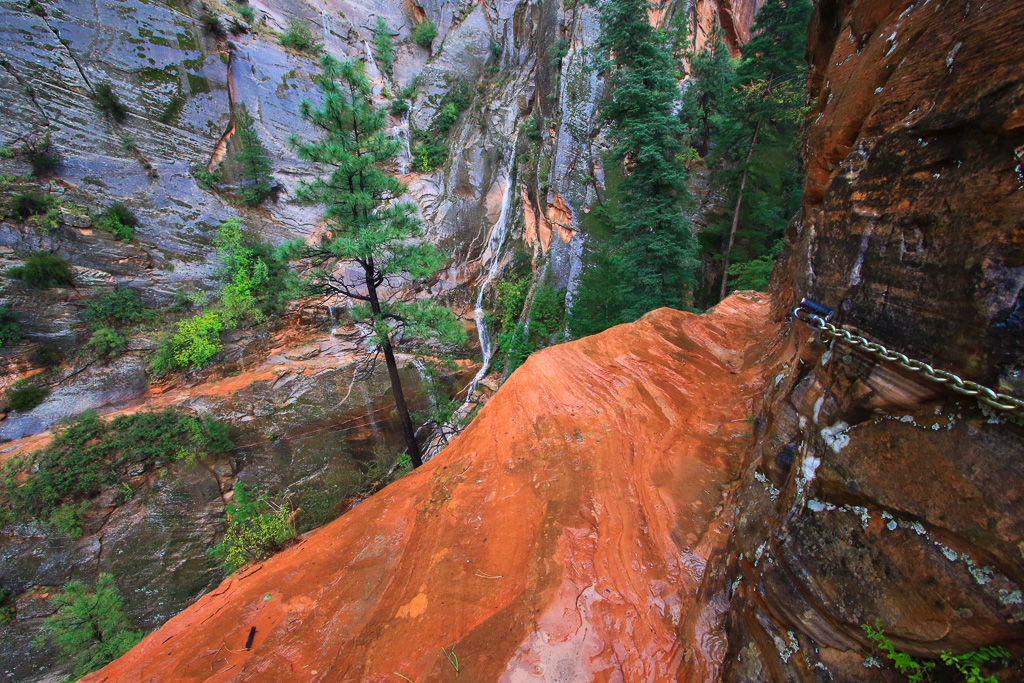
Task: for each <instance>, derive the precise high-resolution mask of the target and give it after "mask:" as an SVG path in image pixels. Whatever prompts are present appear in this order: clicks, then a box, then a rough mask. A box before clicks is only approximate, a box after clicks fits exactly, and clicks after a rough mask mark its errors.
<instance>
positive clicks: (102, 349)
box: [86, 327, 128, 357]
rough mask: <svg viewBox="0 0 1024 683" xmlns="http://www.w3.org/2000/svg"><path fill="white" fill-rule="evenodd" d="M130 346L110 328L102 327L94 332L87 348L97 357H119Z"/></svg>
mask: <svg viewBox="0 0 1024 683" xmlns="http://www.w3.org/2000/svg"><path fill="white" fill-rule="evenodd" d="M127 346H128V340H127V339H125V338H124V337H123V336H122V335H120V334H119V333H118V332H117V331H115V330H112V329H110V328H109V327H101V328H99V329H98V330H96V331H95V332H93V334H92V337H90V338H89V341H88V342H87V343H86V347H87V348H88V349H89V350H90V351H92V352H93V353H95V354H96V355H97V356H101V357H109V356H117V355H119V354H120V353H122V352H123V351H124V350H125V348H126V347H127Z"/></svg>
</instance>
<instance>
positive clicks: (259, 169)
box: [231, 104, 272, 206]
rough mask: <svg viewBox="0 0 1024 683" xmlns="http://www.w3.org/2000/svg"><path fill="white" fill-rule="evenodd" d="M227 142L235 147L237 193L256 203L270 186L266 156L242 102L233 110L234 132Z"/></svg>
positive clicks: (248, 202) (233, 158)
mask: <svg viewBox="0 0 1024 683" xmlns="http://www.w3.org/2000/svg"><path fill="white" fill-rule="evenodd" d="M231 142H232V147H233V148H234V150H235V153H234V154H233V155H232V160H233V161H234V162H235V163H237V164H238V166H239V167H240V168H241V176H242V183H243V185H242V186H241V187H240V188H238V196H239V197H240V198H241V199H242V201H243V202H245V203H246V204H248V205H249V206H259V205H260V204H261V203H262V202H263V200H264V199H266V198H267V197H268V196H270V192H271V190H272V187H271V177H270V168H271V167H270V159H269V157H268V156H267V150H266V148H264V147H263V143H262V142H261V141H260V136H259V135H258V134H257V133H256V128H255V121H253V118H252V116H250V115H249V111H248V109H246V108H245V105H244V104H240V105H238V108H237V109H236V110H235V133H234V135H233V136H232V140H231Z"/></svg>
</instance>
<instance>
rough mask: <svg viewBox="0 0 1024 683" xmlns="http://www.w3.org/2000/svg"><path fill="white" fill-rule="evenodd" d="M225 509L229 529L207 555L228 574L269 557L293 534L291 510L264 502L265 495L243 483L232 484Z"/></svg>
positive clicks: (265, 499) (267, 501) (265, 500)
mask: <svg viewBox="0 0 1024 683" xmlns="http://www.w3.org/2000/svg"><path fill="white" fill-rule="evenodd" d="M226 509H227V514H228V529H227V531H226V532H225V533H224V539H223V540H222V541H221V542H220V543H219V544H217V545H216V546H214V547H213V548H211V549H210V555H212V556H213V557H215V558H217V559H219V560H221V561H223V563H224V568H225V570H227V571H228V572H233V571H235V570H237V569H240V568H241V567H243V566H245V565H247V564H249V563H250V562H259V561H260V560H262V559H265V558H267V557H269V556H270V555H272V554H274V553H275V552H276V551H278V550H280V549H281V547H282V545H283V544H284V543H285V542H286V541H287V540H288V539H290V538H291V537H292V536H294V535H295V527H294V526H292V521H291V517H292V513H291V510H290V509H289V508H288V507H287V506H285V505H278V504H275V503H273V502H271V501H269V500H267V494H265V493H263V494H260V495H256V490H255V489H254V488H252V487H249V486H246V485H245V484H243V483H242V482H235V486H234V495H233V496H232V499H231V502H230V503H228V505H227V508H226Z"/></svg>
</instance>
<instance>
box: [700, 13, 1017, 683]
mask: <svg viewBox="0 0 1024 683" xmlns="http://www.w3.org/2000/svg"><path fill="white" fill-rule="evenodd" d="M1022 30H1024V7H1022V6H1021V5H1020V4H1019V3H1008V4H1007V3H977V2H966V1H957V0H951V1H949V2H945V3H940V2H932V1H918V2H912V1H909V0H889V1H880V0H859V1H855V2H850V1H848V0H823V1H822V2H820V3H818V5H817V7H816V10H815V14H814V18H813V20H812V24H811V27H810V31H809V48H808V49H809V58H810V61H811V65H812V74H811V79H810V83H811V104H812V106H811V111H810V114H809V118H810V127H809V129H808V133H807V147H806V159H807V167H808V178H807V189H806V195H805V204H804V210H803V215H802V216H801V217H800V219H799V220H797V221H795V222H794V223H793V225H792V227H791V230H790V234H789V235H788V241H789V245H788V260H787V261H786V262H785V263H784V267H782V268H780V270H779V271H778V272H777V273H776V276H777V277H776V281H775V283H774V291H773V298H774V306H775V318H776V320H778V321H780V322H781V321H783V320H786V321H788V325H789V326H790V327H789V329H790V332H789V334H790V335H791V338H792V339H793V341H794V342H795V349H796V351H795V352H794V354H793V355H792V357H790V358H789V359H788V360H787V361H786V368H785V370H784V371H783V372H781V373H780V374H779V375H778V377H777V378H776V379H775V381H774V382H773V385H774V387H773V388H772V390H771V393H770V395H769V396H768V397H766V408H765V410H764V412H763V413H762V414H761V416H760V417H759V418H758V422H757V434H758V446H757V448H756V450H755V455H754V458H753V460H752V461H751V465H750V467H749V469H748V470H747V472H746V474H745V490H744V491H743V492H742V493H740V494H739V498H740V500H741V501H742V503H741V505H740V507H739V509H738V514H737V518H736V527H735V531H734V533H733V539H732V547H731V551H730V553H729V554H728V555H727V556H724V557H722V558H720V559H719V564H718V567H719V572H720V574H721V576H722V577H728V578H727V579H726V578H723V579H721V580H719V581H718V582H717V583H712V584H708V585H706V586H704V587H703V590H704V591H705V596H706V598H707V599H712V598H714V599H716V600H728V601H729V604H730V607H729V610H728V616H727V618H726V619H725V626H726V631H727V634H728V642H729V653H728V655H727V656H726V661H727V662H728V664H727V666H726V667H725V670H724V679H725V680H731V681H768V680H819V681H820V680H836V681H850V680H885V679H887V677H890V676H891V674H889V673H888V672H889V671H890V669H889V668H888V667H884V668H880V664H879V662H878V661H877V660H878V659H884V658H883V657H882V656H881V655H880V654H879V651H878V650H877V649H875V648H873V647H871V646H870V645H869V644H868V641H867V639H866V637H865V634H864V633H863V631H862V630H861V626H862V625H864V624H868V625H875V624H876V622H877V623H878V624H880V625H881V627H882V628H883V629H884V630H885V632H886V633H887V634H888V636H889V637H890V638H891V640H892V642H893V643H894V644H895V646H896V647H897V648H898V649H900V650H903V651H905V652H908V653H910V654H912V655H914V656H922V657H931V658H935V657H937V656H938V654H939V653H940V651H942V650H950V651H953V652H955V653H960V652H964V651H969V650H974V649H977V648H978V647H981V646H985V645H993V644H1001V645H1006V646H1009V647H1010V648H1011V650H1012V651H1014V652H1015V653H1016V654H1017V655H1018V656H1019V655H1020V654H1021V650H1020V644H1021V641H1022V640H1024V627H1022V619H1024V599H1022V597H1021V595H1022V593H1021V587H1022V586H1024V515H1022V513H1024V505H1022V502H1024V461H1022V460H1021V457H1020V456H1021V454H1022V453H1024V430H1022V427H1021V422H1020V420H1019V419H1018V420H1014V419H1013V418H1011V417H1008V416H1007V415H1006V414H1005V413H999V412H997V411H994V410H991V409H988V408H987V407H984V406H981V405H979V404H978V402H977V401H975V400H972V399H970V398H966V397H961V396H959V395H957V394H955V393H950V392H948V391H944V390H943V389H942V388H941V387H939V386H938V385H936V384H933V383H930V382H928V381H924V380H921V379H919V378H918V377H917V376H915V375H913V373H908V372H905V371H902V370H900V369H899V368H897V367H895V366H894V365H892V364H889V363H880V362H878V361H877V360H876V359H874V358H872V357H871V356H868V355H865V354H863V353H861V352H858V351H854V350H851V349H850V348H849V347H847V346H844V345H842V344H837V343H834V342H832V341H831V340H830V339H822V338H820V337H818V336H817V335H812V334H810V333H809V330H808V328H807V327H806V326H804V325H803V324H801V323H798V322H794V321H793V320H792V319H791V318H790V317H789V315H788V311H789V310H790V309H791V308H792V307H793V306H794V305H795V302H796V301H799V299H800V298H801V297H803V296H807V297H808V298H811V299H813V300H814V301H817V302H820V303H822V304H824V305H826V306H828V307H830V308H833V309H835V310H836V318H835V321H836V322H837V323H839V324H842V325H844V326H847V327H849V328H852V329H854V330H856V331H858V332H859V333H860V334H862V335H864V336H866V337H868V338H869V339H870V340H872V341H875V342H879V343H881V344H884V345H885V346H887V347H889V348H892V349H895V350H897V351H902V352H904V353H906V354H907V355H909V356H910V357H912V358H917V359H919V360H922V361H925V362H927V363H931V364H933V365H934V366H935V367H939V368H943V369H946V370H949V371H952V372H955V373H957V374H959V375H961V376H962V377H964V378H966V379H971V380H975V381H978V382H981V383H983V384H986V385H988V386H991V387H993V388H996V389H999V390H1003V391H1006V392H1008V393H1011V394H1015V395H1017V396H1024V384H1022V376H1021V368H1022V363H1024V353H1022V352H1024V347H1022V340H1024V334H1022V332H1024V330H1022V324H1024V319H1022V317H1021V312H1022V310H1024V309H1022V306H1024V298H1022V297H1024V294H1022V292H1024V230H1022V227H1024V224H1022V218H1021V216H1022V215H1024V191H1022V190H1024V174H1022V172H1021V162H1022V160H1024V159H1022V154H1024V147H1022V144H1024V72H1022V71H1021V69H1020V65H1021V63H1024V46H1022V44H1021V41H1020V35H1021V31H1022ZM1004 676H1005V678H1003V677H1001V678H1000V680H1017V677H1018V676H1019V671H1017V672H1016V673H1013V672H1006V673H1004Z"/></svg>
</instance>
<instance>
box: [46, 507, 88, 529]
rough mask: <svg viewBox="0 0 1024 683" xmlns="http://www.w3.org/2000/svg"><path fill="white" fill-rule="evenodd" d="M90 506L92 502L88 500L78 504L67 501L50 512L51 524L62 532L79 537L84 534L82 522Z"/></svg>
mask: <svg viewBox="0 0 1024 683" xmlns="http://www.w3.org/2000/svg"><path fill="white" fill-rule="evenodd" d="M89 507H90V503H89V501H87V500H83V501H82V502H81V503H79V504H77V505H75V504H74V503H65V504H64V505H61V506H60V507H58V508H57V509H56V510H54V511H53V512H51V513H50V524H52V525H53V526H54V527H56V529H57V531H59V532H61V533H62V534H66V535H68V536H70V537H71V538H78V537H79V536H81V535H82V522H83V520H84V518H85V513H86V512H88V511H89Z"/></svg>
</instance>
